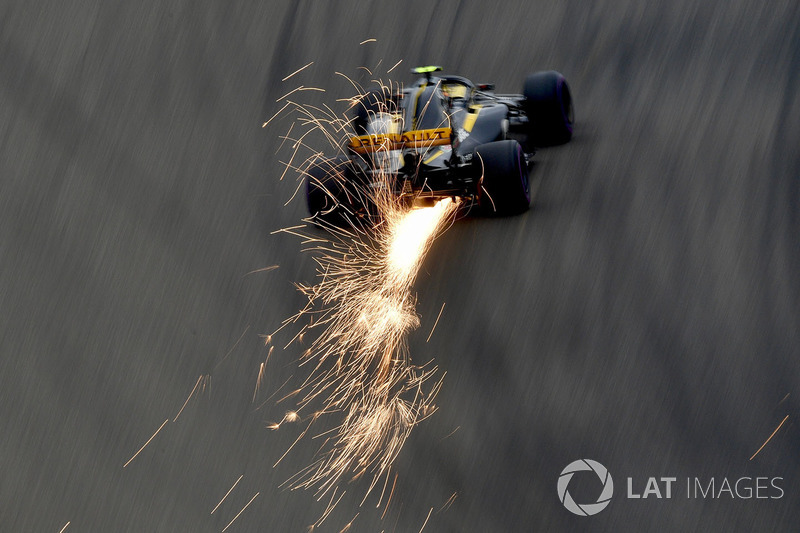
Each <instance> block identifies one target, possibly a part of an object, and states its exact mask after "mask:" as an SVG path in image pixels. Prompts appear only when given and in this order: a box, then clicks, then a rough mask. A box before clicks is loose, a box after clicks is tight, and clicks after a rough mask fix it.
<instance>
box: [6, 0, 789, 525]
mask: <svg viewBox="0 0 800 533" xmlns="http://www.w3.org/2000/svg"><path fill="white" fill-rule="evenodd" d="M367 39H377V40H376V41H369V42H366V43H364V44H359V43H361V42H362V41H365V40H367ZM401 59H402V60H403V63H402V64H401V66H400V67H398V68H397V69H395V72H394V73H393V74H395V73H396V74H397V75H396V79H398V80H401V81H407V82H408V81H411V79H412V78H411V76H410V75H409V74H407V72H408V68H409V67H411V66H414V65H417V64H430V63H434V64H442V65H445V66H446V68H447V71H449V72H452V73H458V74H463V75H465V76H467V77H470V78H472V79H473V80H475V81H490V82H494V83H496V85H497V87H498V90H501V91H506V92H517V91H520V90H521V84H522V80H523V78H524V76H525V74H527V73H528V72H531V71H534V70H541V69H550V68H554V69H558V70H560V71H562V72H563V73H564V74H565V75H566V76H567V78H568V80H569V81H570V83H571V85H572V90H573V94H574V98H575V101H576V107H577V119H578V123H577V126H576V133H575V137H574V140H573V141H572V143H570V144H568V145H566V146H562V147H557V148H549V149H546V150H542V151H540V152H539V153H538V154H537V158H536V164H535V169H534V172H535V173H536V176H537V177H540V178H541V187H540V189H539V195H538V198H537V199H536V203H535V206H534V208H533V209H532V210H531V211H530V212H528V213H527V214H525V215H522V216H519V217H513V218H505V219H495V220H487V219H472V220H464V221H460V222H458V223H457V224H455V226H454V227H452V228H451V229H450V230H449V231H448V232H447V233H446V234H444V235H443V236H442V237H441V238H440V239H439V240H438V241H437V242H436V243H435V245H434V247H433V250H432V251H431V253H430V255H429V256H428V258H427V259H426V261H425V264H424V267H423V271H422V273H421V275H420V278H419V280H418V282H417V284H416V290H417V294H418V299H419V306H418V310H419V313H420V315H421V317H422V327H421V328H420V329H419V330H418V331H416V332H415V333H414V334H413V336H412V338H411V353H412V357H414V358H415V360H416V361H419V362H424V361H426V360H428V359H431V358H434V359H435V362H436V364H438V365H439V368H440V373H445V372H446V375H445V378H444V385H443V389H442V392H441V394H440V395H439V398H438V402H437V404H438V406H439V411H438V412H437V413H436V414H435V415H434V416H433V417H431V418H430V419H428V420H427V421H426V422H424V423H423V424H422V425H421V426H420V427H418V428H417V429H416V430H415V431H414V432H413V433H412V435H411V438H410V440H409V441H408V443H407V445H406V447H405V448H404V449H403V451H402V453H401V455H400V457H399V458H398V460H397V462H396V465H395V471H396V472H397V473H398V478H397V484H396V486H395V490H394V494H393V497H392V502H391V505H390V506H389V508H388V510H387V511H386V512H385V516H384V518H383V520H381V515H382V514H383V513H384V505H385V502H386V499H385V498H384V501H383V504H382V506H381V508H379V509H376V508H375V506H376V503H377V501H376V498H375V497H372V498H371V499H369V500H368V501H367V502H366V503H365V504H364V506H362V507H359V506H358V504H359V503H360V500H361V497H362V495H363V490H364V488H365V486H364V484H363V482H355V483H353V484H344V485H343V487H342V488H343V489H346V491H347V493H346V495H345V497H344V499H343V500H342V501H341V502H340V504H339V505H338V506H337V507H336V508H335V510H334V511H333V512H332V513H331V515H330V516H329V518H328V519H327V521H326V522H325V523H324V524H323V525H322V527H321V528H320V529H319V530H322V531H339V530H340V529H342V528H343V527H344V526H345V525H346V524H347V523H348V522H349V521H351V520H352V519H353V518H354V517H355V520H354V521H353V523H352V528H351V531H381V530H386V531H399V532H407V531H412V532H413V531H419V530H420V528H421V527H422V525H423V523H425V521H426V518H428V520H427V524H426V525H425V531H433V532H439V531H454V532H460V531H470V532H471V531H476V532H477V531H492V532H494V531H539V530H549V531H558V530H561V531H565V530H578V529H580V530H584V529H585V530H596V531H604V530H605V531H609V530H613V531H625V530H628V531H631V530H639V531H642V530H661V531H668V530H671V531H678V530H682V531H691V530H694V531H734V530H738V531H756V530H758V531H790V530H796V528H797V524H798V523H800V505H799V504H800V454H798V450H800V432H798V425H797V419H798V415H800V410H798V406H799V404H798V401H800V333H799V332H798V323H800V304H799V302H800V274H799V272H800V246H799V245H798V235H800V220H798V213H799V212H800V181H799V180H800V155H799V154H800V152H798V146H800V121H798V120H797V117H798V115H800V87H799V83H800V8H798V4H797V3H796V2H790V1H779V2H749V1H744V0H734V1H730V2H728V1H726V2H689V1H680V0H678V1H675V2H661V3H654V2H650V3H645V2H639V1H622V0H614V1H605V2H603V1H601V2H594V3H586V2H578V1H575V2H563V3H559V4H558V5H554V4H553V3H549V2H520V3H508V4H504V5H502V6H501V7H491V5H490V4H488V3H479V2H466V1H465V2H458V3H456V2H453V3H446V2H441V3H435V2H434V3H430V2H410V3H405V2H403V3H393V4H390V3H377V2H374V3H371V2H343V3H330V4H328V3H322V2H310V1H301V2H261V3H255V2H215V3H212V2H178V1H164V2H153V3H147V4H144V5H142V4H140V3H138V2H89V1H80V2H74V1H73V2H71V1H65V2H28V1H25V2H22V1H7V2H4V3H2V5H1V6H0V250H1V252H0V253H1V254H2V255H1V257H2V259H0V302H2V304H1V305H0V347H1V349H2V358H0V427H2V431H1V432H0V472H1V473H2V475H0V530H2V531H52V532H58V531H60V530H62V528H63V527H64V526H65V525H67V524H69V525H68V527H67V531H137V532H138V531H220V530H222V529H223V528H224V527H225V526H226V525H227V524H228V523H229V522H230V521H231V519H233V518H234V517H235V516H236V514H237V513H238V512H239V511H240V510H241V509H242V508H243V507H244V506H245V504H247V503H248V501H250V500H251V498H252V497H253V496H254V495H256V494H258V496H257V497H256V499H255V500H253V501H252V503H251V504H250V505H249V506H248V507H247V509H245V511H244V512H243V513H241V515H239V517H238V518H237V519H236V521H235V522H234V523H233V524H232V525H231V526H230V528H229V529H228V531H287V532H291V531H304V530H305V528H306V527H307V526H308V525H309V524H311V523H313V522H314V521H315V520H316V519H317V518H318V517H319V516H320V515H321V514H322V512H323V511H324V509H325V502H317V501H316V500H315V499H314V498H313V494H312V493H310V492H307V491H288V490H285V489H283V488H281V484H282V483H283V481H285V480H286V479H287V478H288V477H289V476H291V475H292V474H293V473H295V472H296V471H297V470H299V469H300V468H302V467H303V466H305V465H306V464H308V463H309V462H310V460H311V457H312V455H313V452H314V450H315V449H316V447H317V445H318V441H311V440H310V439H305V440H303V441H301V442H300V443H299V444H298V445H297V447H295V448H294V449H293V451H292V452H291V453H290V454H289V455H288V456H287V458H286V459H284V461H283V462H281V463H280V464H279V465H278V466H277V467H275V468H273V464H274V463H275V462H276V461H277V459H278V458H279V457H280V456H281V455H282V454H283V452H284V451H285V450H286V449H287V448H288V446H289V445H290V444H291V443H292V441H293V440H294V439H295V437H296V436H297V435H298V433H299V431H300V428H301V426H299V425H294V426H292V425H284V427H282V428H281V429H280V430H279V431H270V430H268V429H266V428H265V426H266V424H267V423H268V422H269V421H275V420H277V419H280V417H281V416H282V413H283V411H284V410H285V409H286V408H287V407H286V406H285V405H284V404H280V405H276V403H275V400H276V399H277V397H276V398H273V399H272V400H270V401H268V402H266V403H264V402H265V401H266V399H267V397H268V395H269V394H271V393H272V392H274V391H275V390H276V389H278V387H279V386H280V385H281V383H282V382H283V380H284V379H285V378H286V377H288V376H289V375H292V374H293V373H294V371H295V367H294V362H295V360H296V358H297V357H298V356H299V349H295V348H290V349H287V350H282V346H283V344H281V343H278V342H277V341H276V342H275V344H276V345H277V346H278V348H276V351H275V352H274V353H273V355H272V359H271V361H270V365H269V367H268V370H269V371H268V372H267V377H266V382H265V383H264V385H263V386H262V389H261V391H259V393H258V398H257V401H256V402H255V403H253V392H254V385H255V380H256V376H257V372H258V368H259V364H260V362H262V361H264V359H265V357H266V353H267V349H266V348H265V347H264V343H263V339H262V338H261V337H259V336H258V335H259V334H263V333H269V332H271V331H273V330H274V329H276V328H277V326H278V325H279V324H280V322H281V320H283V319H284V318H286V317H288V316H290V315H291V314H293V313H294V312H295V311H296V310H297V309H299V307H300V305H302V303H303V299H302V297H301V296H300V295H299V294H297V292H296V291H295V289H294V287H293V286H292V283H293V282H310V281H313V279H314V264H313V261H312V257H311V256H310V255H309V254H303V253H301V251H300V250H301V248H302V245H301V243H300V241H299V239H297V238H294V237H291V236H288V235H284V234H272V233H271V232H273V231H274V230H277V229H279V228H282V227H287V226H292V225H295V224H297V223H298V221H299V219H300V218H301V217H302V216H303V215H304V207H303V205H302V204H301V202H292V203H290V204H289V205H288V206H285V207H284V203H285V202H286V201H287V200H288V199H289V197H290V196H291V194H292V191H293V187H294V183H293V179H286V180H285V181H283V182H280V181H279V180H278V177H279V174H280V170H281V165H280V163H279V161H280V160H281V159H282V158H284V157H285V156H284V155H281V154H280V153H279V154H278V155H275V152H276V149H277V148H278V145H279V143H280V141H279V139H278V137H279V135H280V134H282V133H283V132H284V131H285V130H286V128H287V127H288V124H289V123H288V122H287V121H285V120H284V121H281V120H279V119H276V121H275V122H274V123H272V124H270V126H269V127H267V128H264V129H262V128H261V124H262V122H263V121H264V120H265V119H266V118H268V117H269V116H270V115H271V114H273V113H274V112H275V111H277V109H278V107H277V105H276V103H275V101H276V99H278V98H279V97H280V96H281V95H282V94H284V93H285V92H287V91H288V90H290V89H292V88H294V87H296V86H297V85H301V84H302V85H305V86H307V87H324V88H325V89H326V91H327V92H325V93H319V92H311V91H308V92H306V93H303V97H304V98H305V101H307V102H310V103H314V104H322V103H326V102H327V103H331V105H335V100H336V98H341V97H343V96H350V95H351V94H352V92H353V91H352V89H351V88H349V87H348V85H347V83H346V82H345V81H344V80H343V79H342V78H341V77H339V76H336V75H335V74H334V72H336V71H340V72H343V73H348V74H351V75H353V76H354V77H356V78H357V79H359V80H360V81H362V82H368V80H369V76H367V75H366V74H365V72H364V71H363V70H360V69H359V68H358V67H360V66H368V67H371V68H374V72H375V73H376V75H377V74H379V73H381V72H383V73H384V74H385V72H386V70H388V69H389V68H390V67H391V66H392V65H394V64H395V63H396V62H397V61H398V60H401ZM312 61H313V65H311V66H310V67H308V68H307V69H305V70H304V71H302V72H301V73H299V74H297V75H296V76H295V77H293V78H291V79H290V80H287V82H286V83H282V82H281V81H280V80H281V78H283V77H285V76H286V75H288V74H290V73H291V72H293V71H294V70H296V69H297V68H299V67H302V66H303V65H306V64H307V63H309V62H312ZM375 67H377V68H375ZM272 265H279V268H277V269H273V270H269V271H264V272H260V273H255V274H248V273H249V272H251V271H253V270H257V269H261V268H265V267H269V266H272ZM442 304H445V308H444V311H443V313H442V317H441V319H440V321H439V323H438V326H437V327H436V330H435V331H434V334H433V336H432V338H431V340H430V342H427V343H426V342H425V338H426V337H427V334H428V333H429V331H430V329H431V327H432V325H433V322H434V320H435V318H436V316H437V314H438V312H439V310H440V309H441V306H442ZM237 340H239V342H238V343H237ZM282 340H283V341H284V342H285V341H287V340H288V339H286V338H283V339H282ZM226 354H227V357H226ZM202 375H210V376H211V378H210V389H208V390H206V392H205V393H203V394H199V395H196V396H195V397H194V398H193V399H192V401H190V402H189V404H188V405H187V406H186V409H185V410H184V411H183V412H182V414H181V416H180V418H179V419H178V420H177V421H174V422H173V419H174V417H175V415H176V414H177V412H178V411H179V409H180V408H181V406H182V405H183V403H184V401H185V400H186V398H187V396H188V395H189V393H190V392H191V391H192V388H193V386H194V385H195V383H196V382H197V379H198V377H199V376H202ZM262 403H264V405H263V406H261V407H260V408H259V406H260V405H261V404H262ZM786 416H788V419H787V420H786V422H785V423H784V425H783V426H782V427H781V429H780V430H779V431H778V432H777V433H776V435H775V436H774V437H773V438H772V440H771V441H770V442H769V443H768V444H767V445H766V446H765V447H764V448H763V450H761V452H760V453H759V454H758V455H757V456H756V457H755V458H754V459H753V460H752V461H751V460H749V458H750V457H751V456H752V455H753V453H755V451H756V450H757V449H758V448H759V447H760V446H761V444H763V443H764V441H765V440H766V439H767V438H768V437H769V436H770V434H771V433H772V432H773V430H774V429H775V428H776V427H778V425H779V424H780V423H781V421H782V420H783V419H784V417H786ZM165 420H168V421H169V422H168V423H167V424H166V425H164V426H163V428H162V429H161V431H160V432H159V433H158V434H157V435H156V436H155V438H153V440H152V441H150V444H149V445H148V446H147V447H145V448H144V450H143V451H142V452H141V453H140V454H139V455H138V456H137V457H136V458H135V459H134V460H133V461H131V462H130V463H129V464H128V465H127V467H125V468H123V465H124V464H125V463H126V462H127V461H128V460H129V459H130V458H131V457H132V456H133V455H134V453H135V452H136V451H137V450H138V449H139V448H140V447H141V446H142V445H143V444H144V443H145V442H146V441H147V440H148V439H149V438H150V436H151V435H153V433H154V432H155V431H156V430H157V429H158V428H159V427H160V426H161V425H162V422H164V421H165ZM580 458H590V459H594V460H597V461H599V462H601V463H602V464H604V465H605V466H606V467H608V469H609V471H610V472H611V474H612V476H613V478H614V481H615V492H614V497H613V499H612V501H611V503H610V505H609V507H608V508H607V509H605V510H604V511H603V512H602V513H600V514H598V515H596V516H593V517H577V516H574V515H572V514H570V513H569V512H568V511H566V510H565V509H564V507H563V506H562V505H561V504H560V502H559V500H558V495H557V492H556V482H557V479H558V476H559V473H560V472H561V470H562V468H564V467H565V466H566V465H567V464H568V463H570V462H572V461H574V460H576V459H580ZM240 476H242V478H241V481H240V482H239V483H238V484H237V485H236V487H235V488H234V490H232V491H231V492H230V494H229V496H228V497H227V498H226V499H225V501H224V502H223V503H222V505H220V506H219V508H218V509H217V510H216V512H215V513H214V514H211V511H212V509H214V507H215V506H216V505H217V503H218V502H219V501H220V500H221V499H222V497H223V496H224V495H225V493H226V492H227V491H228V489H230V488H231V486H232V485H233V484H234V482H235V481H236V480H237V479H238V478H239V477H240ZM662 476H664V477H666V476H674V477H676V478H678V481H677V482H676V485H675V487H674V491H675V494H673V498H671V499H665V498H662V499H656V498H655V497H654V496H651V497H650V498H647V499H638V500H637V499H628V498H626V491H627V487H626V479H627V478H628V477H630V478H632V483H633V492H635V493H640V494H641V493H642V491H643V489H644V488H645V484H646V481H647V479H648V478H649V477H662ZM741 477H751V478H756V477H768V478H774V477H781V478H782V480H780V481H778V482H777V483H778V484H779V485H780V486H781V487H782V489H783V495H782V497H781V498H776V497H775V496H777V495H779V494H778V492H777V490H774V489H769V490H767V491H766V492H762V495H766V496H768V497H767V498H763V499H756V498H751V499H739V498H733V499H732V498H731V497H730V495H729V494H728V493H723V495H722V497H721V498H719V499H717V498H713V499H712V498H710V497H705V498H702V497H700V498H694V497H689V498H687V497H686V492H687V491H686V488H685V479H686V478H690V479H694V478H699V479H701V480H702V481H703V483H704V485H707V484H708V481H709V480H711V479H715V480H716V483H717V489H716V490H719V486H720V484H721V483H722V480H723V479H724V478H727V479H728V480H729V481H730V482H731V483H732V482H733V481H735V480H737V479H739V478H741ZM583 483H584V489H583V492H578V490H579V489H580V487H578V486H577V479H576V481H575V485H574V486H571V487H570V489H571V490H572V491H574V492H575V494H574V496H575V499H576V500H580V503H585V502H589V501H591V500H592V499H593V498H596V496H597V494H599V484H597V482H595V485H596V486H594V488H592V485H591V479H589V478H585V477H584V478H583ZM752 484H755V480H753V481H752ZM592 490H594V491H595V492H592ZM661 492H662V495H663V492H664V485H663V484H661ZM453 494H456V497H455V499H454V500H453V501H452V502H451V504H450V505H449V506H447V505H445V504H446V502H447V501H448V499H450V498H451V496H452V495H453ZM443 507H446V509H442V508H443ZM431 510H432V511H431ZM357 513H358V515H357V516H356V514H357ZM429 514H430V516H429Z"/></svg>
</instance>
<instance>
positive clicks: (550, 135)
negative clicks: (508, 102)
mask: <svg viewBox="0 0 800 533" xmlns="http://www.w3.org/2000/svg"><path fill="white" fill-rule="evenodd" d="M523 94H524V95H525V106H524V107H525V113H526V114H527V115H528V127H529V131H528V135H529V136H530V138H531V140H532V141H533V143H534V144H535V145H537V146H552V145H556V144H564V143H566V142H568V141H569V140H570V139H571V138H572V124H573V122H574V120H575V111H574V109H573V106H572V93H570V90H569V85H568V84H567V80H566V79H564V76H562V75H561V74H560V73H558V72H556V71H554V70H550V71H546V72H537V73H535V74H531V75H530V76H528V77H527V78H526V79H525V87H524V89H523Z"/></svg>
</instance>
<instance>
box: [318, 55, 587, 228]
mask: <svg viewBox="0 0 800 533" xmlns="http://www.w3.org/2000/svg"><path fill="white" fill-rule="evenodd" d="M440 71H441V67H435V66H430V67H418V68H415V69H413V71H412V72H414V73H416V74H420V75H422V76H421V77H420V79H418V80H417V81H416V82H415V83H414V84H413V85H411V86H408V87H405V88H403V89H401V90H392V89H391V88H389V87H383V88H380V89H375V90H372V91H370V92H368V93H367V94H366V95H364V96H363V97H362V98H361V99H360V100H359V101H358V103H357V104H356V105H355V108H354V111H355V112H354V116H353V119H352V121H351V125H352V126H353V128H354V130H355V135H353V136H352V137H350V139H349V142H348V143H347V146H346V147H345V150H344V151H345V152H346V153H347V155H346V156H339V157H334V158H323V159H319V160H317V161H315V162H314V163H313V164H311V165H310V166H309V167H308V169H307V170H306V198H307V200H308V209H309V212H310V214H311V217H312V219H313V220H314V221H315V222H318V223H323V224H335V225H343V224H351V225H352V224H355V223H358V222H364V221H371V220H372V218H373V217H374V213H373V212H372V211H371V210H370V203H371V200H370V198H374V194H375V190H376V188H380V189H381V190H382V191H385V192H388V193H389V194H392V195H395V196H396V197H398V198H401V199H403V200H405V201H408V202H410V203H413V204H415V205H425V204H428V203H431V202H434V201H436V200H438V199H441V198H445V197H457V198H459V199H461V200H462V205H464V206H465V207H466V208H467V209H473V208H477V209H478V210H479V211H480V212H482V213H484V214H497V215H512V214H517V213H521V212H523V211H525V210H526V209H528V207H529V206H530V202H531V191H530V183H529V180H528V169H529V164H530V162H531V158H532V156H533V154H534V147H535V146H548V145H555V144H562V143H566V142H567V141H569V140H570V139H571V138H572V126H573V121H574V117H573V106H572V96H571V94H570V90H569V86H568V85H567V82H566V80H565V79H564V76H562V75H561V74H560V73H558V72H555V71H546V72H537V73H535V74H531V75H529V76H528V77H527V78H526V80H525V83H524V87H523V93H522V94H497V93H495V91H494V86H493V85H489V84H478V85H476V84H473V83H472V82H471V81H469V80H468V79H466V78H463V77H460V76H449V75H441V74H439V72H440Z"/></svg>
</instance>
